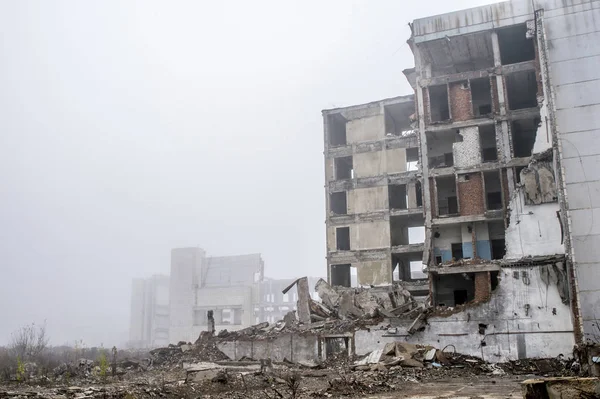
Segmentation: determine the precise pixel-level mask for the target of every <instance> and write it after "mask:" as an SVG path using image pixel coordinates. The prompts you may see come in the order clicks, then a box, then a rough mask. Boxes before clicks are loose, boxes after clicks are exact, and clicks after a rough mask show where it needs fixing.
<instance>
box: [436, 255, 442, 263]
mask: <svg viewBox="0 0 600 399" xmlns="http://www.w3.org/2000/svg"><path fill="white" fill-rule="evenodd" d="M435 264H436V265H441V264H442V257H441V256H436V257H435Z"/></svg>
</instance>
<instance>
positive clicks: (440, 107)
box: [427, 70, 538, 123]
mask: <svg viewBox="0 0 600 399" xmlns="http://www.w3.org/2000/svg"><path fill="white" fill-rule="evenodd" d="M448 85H449V84H443V85H438V86H430V87H429V88H428V89H427V92H428V94H429V121H430V122H432V123H435V122H445V121H448V120H450V119H451V118H454V119H456V117H457V115H451V107H450V104H451V102H452V101H453V100H455V99H452V98H450V97H449V95H448ZM450 85H460V90H468V91H469V93H470V95H471V104H472V109H471V113H472V115H471V116H472V117H473V118H479V117H489V116H490V114H491V113H492V86H491V83H490V78H479V79H471V80H468V81H464V82H457V83H450ZM504 87H505V88H506V100H507V101H508V109H509V110H511V111H515V110H519V109H525V108H534V107H537V105H538V104H537V95H538V93H537V89H538V84H537V77H536V73H535V71H534V70H529V71H519V72H514V73H511V74H508V75H505V76H504ZM463 112H464V111H463Z"/></svg>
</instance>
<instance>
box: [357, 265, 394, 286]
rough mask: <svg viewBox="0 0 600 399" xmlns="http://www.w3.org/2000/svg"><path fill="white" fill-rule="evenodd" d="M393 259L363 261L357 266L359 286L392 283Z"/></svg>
mask: <svg viewBox="0 0 600 399" xmlns="http://www.w3.org/2000/svg"><path fill="white" fill-rule="evenodd" d="M390 262H391V259H387V260H381V261H371V262H362V263H360V264H359V265H358V267H357V270H356V272H357V275H358V276H357V279H358V285H359V286H369V285H375V286H378V285H389V284H391V283H392V270H391V268H390Z"/></svg>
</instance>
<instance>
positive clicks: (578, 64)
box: [323, 0, 600, 361]
mask: <svg viewBox="0 0 600 399" xmlns="http://www.w3.org/2000/svg"><path fill="white" fill-rule="evenodd" d="M597 17H600V6H599V4H598V3H597V2H594V1H578V0H570V1H555V0H537V1H533V2H526V1H520V0H517V1H510V2H504V3H498V4H494V5H490V6H483V7H478V8H474V9H469V10H464V11H458V12H454V13H450V14H444V15H439V16H434V17H428V18H423V19H419V20H416V21H414V22H413V23H412V24H411V30H412V36H411V38H410V40H409V45H410V47H411V49H412V51H413V54H414V56H415V68H412V69H407V70H405V71H404V73H405V75H406V77H407V78H408V80H409V82H410V83H411V86H412V87H413V89H414V91H415V94H414V97H413V96H405V97H398V98H394V99H388V100H382V101H379V102H374V103H370V104H365V105H359V106H352V107H347V108H340V109H334V110H325V111H323V117H324V126H325V128H324V131H325V134H324V136H325V175H326V193H327V221H326V224H327V249H328V256H327V259H328V278H329V282H330V283H331V284H332V285H343V286H349V285H350V284H349V283H348V279H347V277H346V276H347V275H348V272H347V271H346V270H347V269H349V268H353V267H355V268H356V269H357V274H358V285H361V286H370V285H385V284H391V283H392V282H393V281H398V280H400V281H404V280H406V281H407V282H410V280H411V279H410V278H407V276H408V275H409V274H408V273H407V271H406V267H405V266H400V267H399V269H398V270H401V272H400V273H397V276H398V277H396V275H395V274H394V271H395V270H396V268H397V267H398V266H397V265H405V262H406V261H408V262H410V261H414V260H419V261H422V263H423V264H424V265H425V267H426V272H427V276H428V280H426V281H428V284H427V293H428V294H429V301H430V303H431V309H432V312H431V314H429V315H428V317H427V322H426V323H423V324H422V326H421V328H420V329H419V331H418V332H414V331H409V326H408V324H407V323H406V322H404V321H394V320H391V322H390V325H391V326H392V328H391V332H390V331H387V332H386V333H383V334H377V333H376V334H373V330H370V331H363V330H358V331H356V332H355V333H354V345H355V348H356V351H357V354H360V352H363V353H366V352H367V351H368V350H369V349H370V348H372V347H373V346H374V345H375V343H376V342H377V343H380V342H381V341H384V342H385V340H394V339H395V340H398V339H402V340H406V341H409V342H415V343H416V342H438V343H440V345H441V346H444V345H454V346H455V348H456V349H457V350H459V351H460V352H462V353H467V354H472V355H476V356H480V357H483V358H485V359H487V360H495V361H502V360H507V359H520V358H525V357H554V356H558V355H559V354H564V355H569V354H570V353H571V352H572V348H573V346H574V345H575V344H576V343H582V342H583V341H584V339H586V338H587V339H594V336H595V339H596V340H597V338H598V336H600V334H597V332H598V327H597V323H596V319H595V314H594V309H597V308H598V306H597V305H598V304H599V302H600V296H599V294H598V284H597V283H595V280H597V279H596V276H597V272H595V270H598V269H594V267H596V266H597V263H598V257H596V256H595V254H596V252H597V251H596V250H595V248H598V245H594V243H595V242H596V240H597V236H598V233H597V231H596V230H597V228H596V227H595V224H594V215H595V207H596V205H595V201H594V200H593V197H592V195H591V192H592V189H593V187H594V182H595V181H596V180H597V179H595V175H596V174H597V173H599V172H597V170H598V168H595V167H594V166H593V165H595V164H594V162H596V158H597V157H598V155H597V154H600V151H598V150H600V148H598V145H597V140H596V139H595V138H594V134H595V133H597V132H596V130H597V129H598V125H599V123H598V122H600V121H599V119H600V117H599V116H598V115H600V113H598V112H597V108H598V105H597V103H598V101H596V98H597V97H598V95H597V93H598V90H594V88H597V87H598V85H599V83H598V82H599V79H598V78H599V77H600V75H599V72H598V68H597V67H596V65H598V63H597V62H598V59H599V58H598V57H600V47H599V46H598V45H597V44H596V43H599V41H598V38H599V37H598V35H599V34H598V31H599V30H598V28H597V23H596V22H595V21H596V20H598V18H597ZM572 71H575V72H572ZM401 107H402V111H399V109H400V108H401ZM413 129H414V130H413ZM408 160H410V161H418V167H416V168H415V167H414V166H412V165H411V166H409V165H408V164H407V161H408ZM409 169H410V170H409ZM394 185H401V186H402V185H403V186H402V187H401V188H398V187H392V186H394ZM416 197H419V198H416ZM418 225H423V226H425V231H424V239H423V242H422V244H419V246H418V247H416V246H415V245H414V244H413V243H411V242H410V241H407V240H406V238H407V237H406V234H405V233H404V232H406V231H408V229H411V228H414V227H416V226H418ZM394 232H399V233H396V234H394ZM408 239H409V240H410V238H408ZM590 244H592V245H590ZM400 255H401V256H400ZM417 255H420V256H421V257H417ZM408 270H409V271H410V269H408ZM405 284H406V283H405Z"/></svg>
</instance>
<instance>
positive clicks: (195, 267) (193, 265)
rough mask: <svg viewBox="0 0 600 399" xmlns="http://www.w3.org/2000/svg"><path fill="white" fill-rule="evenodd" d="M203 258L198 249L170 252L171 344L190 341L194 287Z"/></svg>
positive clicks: (177, 249) (192, 322)
mask: <svg viewBox="0 0 600 399" xmlns="http://www.w3.org/2000/svg"><path fill="white" fill-rule="evenodd" d="M204 258H205V252H204V251H203V250H202V249H200V248H176V249H173V250H172V251H171V286H170V290H169V292H170V298H169V316H170V319H171V321H170V326H169V340H170V341H171V342H172V343H173V342H175V343H176V342H178V341H190V340H191V332H190V328H191V327H192V326H193V324H194V312H193V310H192V306H193V304H194V303H195V299H194V287H196V286H197V285H199V284H200V282H199V281H198V275H199V274H200V273H199V271H200V270H201V266H202V262H203V260H204Z"/></svg>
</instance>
